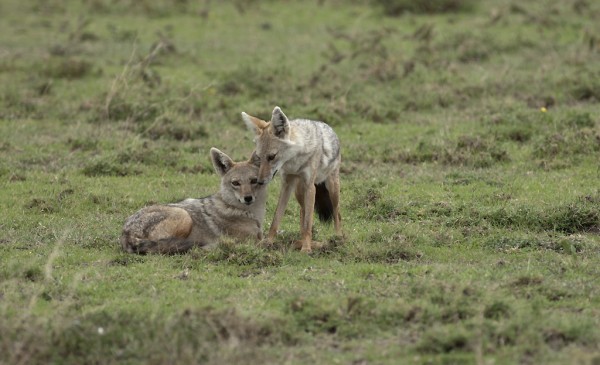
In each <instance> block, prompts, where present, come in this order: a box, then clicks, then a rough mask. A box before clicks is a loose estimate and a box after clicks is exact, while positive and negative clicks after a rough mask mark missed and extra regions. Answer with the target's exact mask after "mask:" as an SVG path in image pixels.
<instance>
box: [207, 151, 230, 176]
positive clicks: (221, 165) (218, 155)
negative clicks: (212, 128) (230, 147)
mask: <svg viewBox="0 0 600 365" xmlns="http://www.w3.org/2000/svg"><path fill="white" fill-rule="evenodd" d="M210 159H211V160H212V164H213V166H214V167H215V171H216V172H217V174H219V176H223V175H225V174H226V173H227V171H229V170H230V169H231V168H232V167H233V165H234V164H235V163H234V162H233V160H232V159H231V158H230V157H229V156H227V155H226V154H225V153H223V152H221V151H219V150H218V149H217V148H214V147H213V148H211V149H210Z"/></svg>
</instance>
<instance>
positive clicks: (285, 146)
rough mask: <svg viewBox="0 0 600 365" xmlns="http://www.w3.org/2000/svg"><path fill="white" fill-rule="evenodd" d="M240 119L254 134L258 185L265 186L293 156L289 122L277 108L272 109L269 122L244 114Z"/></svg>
mask: <svg viewBox="0 0 600 365" xmlns="http://www.w3.org/2000/svg"><path fill="white" fill-rule="evenodd" d="M242 119H244V122H245V123H246V126H247V127H248V128H249V129H250V130H251V131H254V133H255V138H254V142H255V143H256V151H255V154H256V157H257V158H258V159H259V161H260V169H259V171H258V183H259V184H266V183H268V182H269V181H271V180H272V179H273V177H275V174H276V173H277V171H279V170H280V169H281V167H282V166H283V164H284V163H285V162H287V161H288V160H289V159H291V158H292V157H293V156H294V153H295V152H294V150H293V147H294V142H293V141H291V140H290V121H289V120H288V118H287V117H286V115H285V114H283V112H282V111H281V109H280V108H279V107H278V106H276V107H275V109H273V115H272V116H271V121H270V122H266V121H264V120H262V119H259V118H256V117H253V116H251V115H248V114H246V113H244V112H242Z"/></svg>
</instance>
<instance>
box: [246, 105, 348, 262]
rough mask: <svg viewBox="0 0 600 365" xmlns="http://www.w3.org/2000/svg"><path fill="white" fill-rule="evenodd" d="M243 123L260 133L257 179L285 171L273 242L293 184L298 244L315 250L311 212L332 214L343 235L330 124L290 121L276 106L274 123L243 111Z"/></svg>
mask: <svg viewBox="0 0 600 365" xmlns="http://www.w3.org/2000/svg"><path fill="white" fill-rule="evenodd" d="M242 118H243V119H244V122H245V123H246V125H247V126H248V128H250V130H253V131H254V133H255V134H256V138H255V142H256V152H255V153H256V154H257V155H258V158H259V159H260V170H259V173H258V180H259V184H266V183H268V182H269V181H271V179H273V177H274V176H275V174H276V173H277V171H279V170H281V179H282V181H283V184H282V187H281V195H280V196H279V202H278V203H277V209H276V211H275V217H274V218H273V223H272V224H271V228H270V229H269V234H268V236H267V243H269V244H270V243H272V242H273V240H274V239H275V235H276V234H277V228H278V227H279V223H280V222H281V218H282V217H283V214H284V212H285V208H286V205H287V203H288V200H289V198H290V195H291V194H292V190H294V189H295V193H296V200H298V203H299V204H300V231H301V236H302V237H301V239H300V241H298V242H296V246H298V248H300V249H301V250H302V251H304V252H310V251H311V249H312V226H313V211H316V212H317V213H318V214H319V218H320V219H321V220H322V221H330V220H331V219H333V223H334V227H335V231H336V234H337V235H341V234H342V223H341V220H342V218H341V215H340V208H339V201H340V163H341V156H340V141H339V139H338V137H337V135H336V134H335V132H334V131H333V129H331V127H329V126H328V125H327V124H325V123H323V122H318V121H314V120H307V119H294V120H288V118H287V117H286V115H285V114H283V112H282V111H281V109H280V108H279V107H275V109H274V110H273V115H272V117H271V121H270V122H265V121H264V120H261V119H258V118H256V117H253V116H250V115H248V114H246V113H242Z"/></svg>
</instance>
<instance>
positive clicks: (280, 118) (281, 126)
mask: <svg viewBox="0 0 600 365" xmlns="http://www.w3.org/2000/svg"><path fill="white" fill-rule="evenodd" d="M271 128H273V134H275V136H277V137H279V138H282V139H284V138H286V137H287V136H288V134H289V132H290V121H289V120H288V117H286V116H285V114H283V112H282V111H281V108H280V107H278V106H276V107H275V109H273V115H272V116H271Z"/></svg>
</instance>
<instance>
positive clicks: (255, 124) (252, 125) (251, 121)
mask: <svg viewBox="0 0 600 365" xmlns="http://www.w3.org/2000/svg"><path fill="white" fill-rule="evenodd" d="M242 119H243V120H244V123H246V127H248V129H250V130H251V131H253V132H254V133H255V134H257V135H259V134H261V133H262V130H263V129H265V128H267V127H268V126H269V123H267V122H265V121H264V120H262V119H258V118H257V117H253V116H251V115H248V114H246V113H244V112H242Z"/></svg>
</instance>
